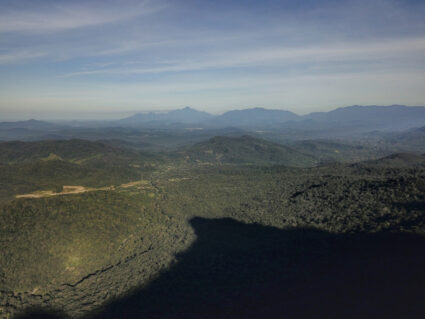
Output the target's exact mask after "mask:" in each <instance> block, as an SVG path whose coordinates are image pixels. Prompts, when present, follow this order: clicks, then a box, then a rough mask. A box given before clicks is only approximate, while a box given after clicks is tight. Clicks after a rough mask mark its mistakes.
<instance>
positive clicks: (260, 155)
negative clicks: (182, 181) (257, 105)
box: [178, 135, 318, 167]
mask: <svg viewBox="0 0 425 319" xmlns="http://www.w3.org/2000/svg"><path fill="white" fill-rule="evenodd" d="M178 154H179V155H180V156H183V157H184V158H185V160H187V161H188V162H194V163H212V164H217V163H220V164H254V165H284V166H289V167H311V166H315V165H317V164H318V161H317V160H316V159H315V158H314V157H313V156H311V155H306V154H303V153H301V152H298V151H296V150H295V149H293V148H291V147H288V146H284V145H279V144H276V143H273V142H269V141H266V140H263V139H258V138H254V137H251V136H248V135H244V136H241V137H228V136H216V137H213V138H211V139H209V140H207V141H205V142H201V143H198V144H195V145H193V146H191V147H187V148H185V149H183V150H181V151H180V152H179V153H178Z"/></svg>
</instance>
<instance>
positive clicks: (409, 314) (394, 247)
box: [21, 217, 425, 319]
mask: <svg viewBox="0 0 425 319" xmlns="http://www.w3.org/2000/svg"><path fill="white" fill-rule="evenodd" d="M190 223H191V226H192V227H193V228H194V230H195V232H196V235H197V240H196V241H195V242H194V244H193V245H192V246H191V248H190V249H189V250H187V251H185V252H183V253H181V254H179V256H178V260H179V261H178V262H177V263H176V264H175V265H174V266H172V267H171V268H170V269H169V270H168V271H167V272H164V273H163V274H161V275H160V276H159V277H158V278H156V279H155V280H154V281H152V282H151V283H150V284H149V285H148V286H146V287H143V288H139V289H136V290H134V291H132V292H131V293H129V294H128V295H127V296H124V297H122V298H121V299H117V300H113V301H111V302H110V303H109V304H106V305H104V306H103V307H102V308H101V309H98V310H96V311H95V312H94V313H91V314H89V315H88V316H87V318H90V319H97V318H202V319H207V318H232V319H234V318H262V319H264V318H425V306H424V303H423V298H424V290H423V289H424V287H425V274H424V269H425V254H424V247H425V237H423V236H417V235H409V234H395V233H378V234H357V235H338V234H332V233H328V232H324V231H320V230H317V229H300V228H294V229H286V230H282V229H277V228H274V227H266V226H261V225H258V224H244V223H241V222H237V221H235V220H233V219H229V218H225V219H204V218H198V217H197V218H193V219H192V220H191V221H190ZM32 315H34V313H30V314H27V315H25V316H23V317H21V318H33V316H32ZM46 315H47V314H46ZM60 317H61V316H60V315H56V316H55V315H53V314H52V315H50V317H45V318H60ZM39 318H42V316H39Z"/></svg>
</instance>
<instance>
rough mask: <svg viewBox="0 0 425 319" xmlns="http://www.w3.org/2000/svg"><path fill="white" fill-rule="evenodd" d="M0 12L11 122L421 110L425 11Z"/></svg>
mask: <svg viewBox="0 0 425 319" xmlns="http://www.w3.org/2000/svg"><path fill="white" fill-rule="evenodd" d="M0 12H1V13H0V74H1V75H0V94H1V99H0V114H2V116H6V114H9V115H10V116H9V118H12V117H15V118H17V117H16V116H18V115H19V114H47V115H49V116H52V117H55V118H57V117H58V116H56V115H55V114H58V115H61V116H59V118H60V117H62V115H64V114H70V113H74V114H77V113H78V114H81V117H83V118H89V117H90V116H91V115H90V114H98V113H105V114H116V113H123V112H124V113H128V112H141V111H156V110H167V109H168V110H170V109H176V108H181V107H184V106H186V105H190V106H193V107H194V108H196V109H199V110H203V111H208V112H210V113H216V114H217V113H223V112H224V111H226V110H229V109H240V108H245V107H256V106H257V107H265V108H272V109H285V110H289V111H292V112H295V113H297V114H305V113H309V112H314V111H328V110H330V109H334V108H336V107H338V106H345V105H354V104H359V105H391V104H404V105H425V90H424V89H423V87H424V85H423V83H425V72H424V69H425V59H424V57H425V20H424V19H423V16H424V13H425V4H424V3H422V2H420V1H396V0H379V1H373V2H370V1H365V0H350V1H332V0H326V1H303V2H302V3H300V2H299V1H289V0H288V1H276V0H267V1H261V2H258V1H238V0H233V1H202V2H198V1H167V0H160V1H148V0H146V1H141V0H129V1H114V0H110V1H90V2H86V1H61V2H56V1H50V0H37V1H19V2H16V1H2V2H1V3H0ZM123 110H124V111H123ZM11 114H14V115H13V116H11ZM18 117H19V116H18ZM65 118H67V117H65Z"/></svg>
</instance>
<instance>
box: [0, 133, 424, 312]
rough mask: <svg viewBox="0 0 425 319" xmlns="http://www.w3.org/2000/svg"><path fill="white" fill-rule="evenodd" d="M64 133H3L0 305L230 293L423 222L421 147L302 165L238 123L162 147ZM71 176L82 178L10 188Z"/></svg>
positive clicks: (92, 303)
mask: <svg viewBox="0 0 425 319" xmlns="http://www.w3.org/2000/svg"><path fill="white" fill-rule="evenodd" d="M60 144H61V142H59V141H55V142H46V144H43V143H42V142H37V143H35V144H34V145H35V146H34V145H32V143H28V144H26V143H25V144H20V143H17V144H13V143H12V144H9V143H8V144H7V145H6V146H5V145H4V144H0V148H2V147H3V150H5V152H4V153H3V154H2V155H1V156H0V158H1V161H2V164H0V176H1V179H0V194H1V201H0V251H1V252H2V253H1V254H2V256H1V257H2V258H0V307H1V308H0V311H3V313H2V312H0V316H2V315H3V314H4V316H8V315H12V314H16V313H19V312H20V311H22V310H23V309H26V308H27V307H30V306H43V307H48V308H55V309H61V310H63V311H64V312H65V313H66V314H68V315H71V316H73V317H79V316H81V315H86V314H87V313H90V312H91V311H94V310H95V309H97V308H99V307H100V306H102V305H103V304H104V303H105V302H106V301H110V300H113V299H114V298H122V297H123V296H125V295H126V294H127V293H129V291H133V290H134V289H136V288H137V289H139V290H140V289H141V296H143V298H142V299H143V300H145V301H143V303H144V305H145V306H146V309H155V305H158V303H157V301H155V300H156V299H155V298H158V296H161V298H162V296H169V297H170V299H169V300H176V301H175V303H173V302H172V301H170V307H171V308H167V309H168V310H169V311H172V309H174V308H173V307H177V308H178V307H180V306H181V304H182V303H184V300H188V301H190V300H197V302H199V303H202V304H204V302H206V301H208V300H210V301H211V302H212V300H215V301H214V302H219V303H223V304H226V302H227V301H226V300H227V299H226V300H225V298H230V299H231V298H236V299H237V298H238V297H237V296H236V295H232V294H233V292H230V295H229V291H231V290H232V289H231V287H233V286H234V287H238V288H239V289H240V291H239V292H237V291H236V292H235V294H237V293H242V292H243V291H253V290H252V289H254V287H259V286H261V285H264V286H262V287H263V288H264V289H266V288H267V284H269V283H270V282H273V281H274V278H275V276H278V278H280V279H279V280H281V281H282V285H285V284H287V280H292V279H291V278H298V279H296V280H299V282H297V283H298V284H300V285H304V286H305V285H306V282H307V281H308V280H310V279H311V280H314V279H315V278H316V277H315V276H316V275H317V274H320V273H321V272H322V271H323V272H326V271H328V270H326V269H327V267H329V266H332V265H334V262H335V260H334V257H335V256H339V257H338V258H341V260H346V259H347V258H346V256H345V255H343V253H341V252H345V251H346V249H347V247H351V248H349V249H353V251H360V250H364V249H365V250H366V251H367V253H365V254H366V255H363V253H358V254H357V253H356V254H357V255H356V254H354V255H352V256H351V255H350V256H349V257H350V258H352V259H349V260H356V258H360V259H361V258H365V259H367V258H370V257H368V256H369V255H368V254H370V255H374V254H378V255H379V254H380V253H379V252H380V251H385V249H387V248H388V247H387V245H388V244H387V243H386V242H385V240H384V239H385V238H387V237H388V236H389V237H388V238H392V239H391V243H393V242H395V243H397V242H398V241H397V240H398V239H397V238H399V237H397V236H399V234H402V235H400V236H402V237H403V236H407V237H403V238H408V239H403V242H406V243H408V244H406V245H413V244H412V243H416V242H418V239H417V238H422V237H421V236H423V235H425V216H424V211H425V206H424V203H425V197H424V196H425V195H424V194H425V165H424V163H425V161H424V157H423V156H419V155H409V154H398V155H393V156H390V157H386V158H384V159H381V160H375V161H370V162H363V163H356V164H350V165H348V164H332V165H326V166H319V167H307V166H313V165H315V164H317V163H319V160H316V159H315V158H313V155H305V154H307V153H308V152H305V153H303V152H300V151H295V150H294V149H292V148H287V147H283V146H280V145H277V144H274V143H270V142H266V141H264V140H259V139H255V138H252V137H246V136H245V137H241V138H228V137H217V138H213V139H211V140H209V141H207V142H203V143H199V144H196V145H195V146H193V147H190V148H185V149H182V150H180V151H178V152H172V153H168V154H157V155H155V154H150V155H149V154H146V153H139V152H138V151H133V150H126V149H120V148H116V147H112V146H108V145H104V144H103V143H92V142H87V141H78V140H74V141H67V142H63V145H62V146H58V147H57V148H56V146H55V145H60ZM11 145H14V146H11ZM90 145H93V148H92V149H91V148H90ZM306 145H307V146H308V147H307V146H305V145H304V146H305V147H304V150H306V149H308V148H309V149H310V150H311V149H312V147H314V146H312V145H311V144H306ZM322 145H323V144H322ZM334 147H339V146H337V145H329V144H326V145H325V146H323V147H322V148H320V152H319V153H320V154H325V153H326V152H327V150H328V149H329V150H330V149H332V148H334ZM26 149H30V150H31V151H28V152H27V151H26ZM351 151H352V149H351V148H350V149H347V150H346V152H351ZM313 153H314V152H313V151H312V154H313ZM321 156H322V155H321ZM325 156H326V155H323V158H325ZM318 157H320V156H318ZM323 158H322V159H323ZM206 164H207V165H206ZM273 164H281V165H274V166H273ZM291 166H293V167H291ZM303 167H304V168H303ZM69 185H73V186H81V187H85V188H88V189H89V190H90V191H88V192H82V193H78V194H62V195H57V196H46V197H41V198H15V196H16V195H22V194H28V193H32V192H34V191H43V190H44V191H47V190H50V191H52V192H54V193H61V192H63V193H66V191H67V190H69V189H70V188H69V187H64V186H69ZM110 185H115V187H111V188H105V189H103V190H100V189H99V188H102V187H105V186H108V187H109V186H110ZM90 187H92V189H90ZM83 189H84V188H83ZM49 194H50V193H49ZM50 195H51V194H50ZM396 234H397V235H396ZM403 234H404V235H403ZM394 236H396V237H394ZM409 236H410V237H409ZM415 236H419V237H415ZM380 238H384V239H380ZM394 238H396V239H394ZM400 238H401V237H400ZM376 241H377V242H378V243H379V244H374V243H375V242H376ZM374 245H375V246H374ZM369 246H370V247H372V248H370V250H368V249H369V248H367V247H369ZM359 247H361V249H360V248H359ZM397 247H398V248H397ZM397 247H396V249H398V250H397V251H398V252H399V253H400V254H402V252H403V253H404V250H403V249H404V248H405V247H404V246H403V247H401V246H397ZM402 248H403V249H402ZM341 254H342V255H341ZM341 256H342V257H341ZM379 256H381V255H379ZM384 256H385V258H393V257H388V256H387V255H385V254H384ZM409 256H410V255H409ZM412 256H416V255H415V252H412ZM355 257H356V258H355ZM335 258H336V257H335ZM344 258H345V259H344ZM382 258H384V257H382ZM394 258H399V257H398V255H396V256H395V257H394ZM409 258H412V260H415V258H416V257H409ZM338 260H339V259H338ZM338 260H337V261H338ZM390 260H391V262H394V263H398V262H399V261H397V260H396V261H393V259H390ZM409 260H410V259H409ZM338 262H339V261H338ZM306 264H307V265H315V267H317V271H316V270H314V271H312V270H309V269H307V268H308V267H307V268H306V267H305V265H306ZM407 264H408V263H407ZM414 265H416V264H414ZM418 265H419V264H418ZM419 266H421V265H419ZM419 266H418V267H419ZM344 267H345V266H344ZM347 267H348V266H347ZM415 267H416V266H415ZM419 268H420V267H419ZM167 274H168V275H167ZM195 275H196V280H199V284H198V283H197V281H196V280H194V279H193V278H194V277H193V276H195ZM188 278H192V279H193V280H192V279H190V280H191V282H190V283H188V280H189V279H188ZM213 278H214V279H213ZM294 280H295V279H294ZM296 280H295V281H294V282H296ZM341 280H347V279H346V278H345V277H343V278H342V279H341ZM192 281H193V282H192ZM298 284H295V283H294V284H293V286H292V288H293V289H295V290H297V289H298V288H299V287H298V286H297V285H298ZM318 285H319V287H320V284H318ZM347 285H348V284H347ZM304 286H303V287H304ZM176 287H177V288H176ZM204 287H208V289H206V291H205V292H204ZM226 287H227V288H226ZM176 289H177V290H176ZM255 289H257V288H255ZM173 291H178V292H179V293H177V295H178V296H177V297H176V296H175V295H173V294H174V293H173ZM223 291H224V292H225V293H223ZM148 292H149V293H148ZM164 294H165V295H164ZM378 294H379V291H378ZM135 295H137V296H139V293H136V294H135ZM185 296H186V297H187V298H186V297H185ZM220 296H222V297H220ZM229 296H230V297H229ZM137 298H139V297H137ZM149 298H151V299H149ZM164 298H165V297H164ZM175 298H177V299H175ZM192 298H195V299H192ZM220 298H224V299H220ZM285 298H289V297H287V296H286V297H285ZM165 299H166V298H165ZM165 299H164V300H165ZM167 300H168V299H167ZM177 301H178V302H177ZM188 301H187V302H188ZM129 302H130V303H132V304H140V302H141V301H137V302H135V301H131V300H130V301H129ZM118 304H119V303H118ZM177 304H178V305H177ZM211 305H212V304H211ZM211 305H210V306H211ZM186 306H187V307H188V308H187V309H189V308H190V307H191V305H190V304H187V305H186ZM186 306H185V307H186ZM149 307H153V308H149ZM211 307H213V306H211ZM159 308H161V307H159ZM164 309H165V308H164ZM170 309H171V310H170ZM137 311H139V310H137ZM137 313H139V312H137ZM146 314H147V315H148V314H149V313H148V312H146ZM103 316H106V317H107V313H101V315H100V316H99V317H103ZM148 317H149V316H148Z"/></svg>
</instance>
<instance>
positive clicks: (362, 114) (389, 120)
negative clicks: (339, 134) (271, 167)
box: [304, 105, 425, 131]
mask: <svg viewBox="0 0 425 319" xmlns="http://www.w3.org/2000/svg"><path fill="white" fill-rule="evenodd" d="M304 118H305V119H310V120H314V121H316V122H319V123H327V124H328V125H335V126H346V127H347V128H352V127H355V128H357V129H358V130H364V129H366V130H370V131H372V130H389V131H391V130H393V131H396V130H405V129H409V128H413V127H418V126H422V125H425V107H423V106H417V107H415V106H410V107H409V106H404V105H391V106H376V105H370V106H359V105H354V106H348V107H341V108H337V109H336V110H333V111H330V112H317V113H310V114H308V115H306V116H304Z"/></svg>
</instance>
